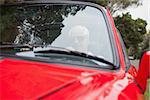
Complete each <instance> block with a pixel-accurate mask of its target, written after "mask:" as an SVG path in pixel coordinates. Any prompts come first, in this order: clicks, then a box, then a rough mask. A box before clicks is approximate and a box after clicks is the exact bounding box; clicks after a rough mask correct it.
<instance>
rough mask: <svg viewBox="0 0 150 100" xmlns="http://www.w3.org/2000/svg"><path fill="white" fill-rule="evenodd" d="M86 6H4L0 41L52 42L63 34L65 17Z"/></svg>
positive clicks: (0, 9) (0, 12) (0, 21)
mask: <svg viewBox="0 0 150 100" xmlns="http://www.w3.org/2000/svg"><path fill="white" fill-rule="evenodd" d="M85 7H86V6H84V5H78V6H76V5H62V6H61V5H58V6H47V5H46V6H27V7H26V6H25V7H24V6H22V7H16V6H11V7H6V6H2V7H1V8H0V14H1V20H0V42H7V43H16V44H51V43H52V42H53V41H54V40H55V39H56V37H58V36H59V35H60V34H61V30H62V28H63V27H64V25H63V21H64V19H65V17H67V16H68V15H75V14H76V13H77V12H78V11H82V10H83V9H85ZM2 37H3V38H2Z"/></svg>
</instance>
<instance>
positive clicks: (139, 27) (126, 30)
mask: <svg viewBox="0 0 150 100" xmlns="http://www.w3.org/2000/svg"><path fill="white" fill-rule="evenodd" d="M114 20H115V23H116V26H117V28H118V29H119V30H120V32H121V35H122V37H123V39H124V42H125V44H126V47H127V48H128V49H129V47H132V48H133V51H134V53H137V52H138V51H139V48H138V45H139V43H141V42H142V41H143V36H144V34H145V33H146V25H147V22H146V21H145V20H143V19H140V18H138V19H136V20H134V19H132V16H131V15H130V14H129V13H126V14H123V15H122V16H117V17H115V18H114ZM134 53H133V54H134Z"/></svg>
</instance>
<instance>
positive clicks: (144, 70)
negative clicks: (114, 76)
mask: <svg viewBox="0 0 150 100" xmlns="http://www.w3.org/2000/svg"><path fill="white" fill-rule="evenodd" d="M148 78H150V51H146V52H144V53H143V55H142V57H141V59H140V64H139V70H138V73H137V77H136V81H137V83H139V85H140V87H141V89H142V90H143V91H145V90H146V84H147V79H148Z"/></svg>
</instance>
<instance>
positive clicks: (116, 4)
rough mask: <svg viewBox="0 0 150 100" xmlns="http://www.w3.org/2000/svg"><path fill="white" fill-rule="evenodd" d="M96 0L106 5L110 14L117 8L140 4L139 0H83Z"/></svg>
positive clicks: (92, 0)
mask: <svg viewBox="0 0 150 100" xmlns="http://www.w3.org/2000/svg"><path fill="white" fill-rule="evenodd" d="M83 1H90V2H96V3H98V4H100V5H102V6H105V7H108V8H109V9H110V12H111V14H114V13H115V12H116V11H118V10H122V9H126V8H128V7H129V6H133V5H135V6H139V5H141V3H140V0H83Z"/></svg>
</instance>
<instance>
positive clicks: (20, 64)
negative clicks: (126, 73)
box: [0, 59, 115, 99]
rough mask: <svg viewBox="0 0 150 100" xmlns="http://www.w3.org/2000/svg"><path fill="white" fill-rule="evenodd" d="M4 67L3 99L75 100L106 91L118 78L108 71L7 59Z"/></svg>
mask: <svg viewBox="0 0 150 100" xmlns="http://www.w3.org/2000/svg"><path fill="white" fill-rule="evenodd" d="M0 65H1V66H0V70H1V74H0V81H1V85H0V89H1V93H0V95H1V98H2V99H6V98H7V99H12V98H13V99H23V98H24V99H29V98H30V99H38V98H42V99H43V98H49V99H70V98H74V99H75V98H76V97H80V96H81V95H85V93H86V94H87V93H89V91H93V90H95V91H99V92H100V91H101V90H102V89H101V90H96V89H98V88H100V87H102V86H103V87H102V88H106V87H107V86H108V85H107V84H108V83H109V84H111V82H113V81H112V80H114V78H115V77H114V76H113V75H112V74H111V73H108V72H107V73H106V72H104V71H97V70H91V69H88V68H80V67H75V66H74V67H72V66H64V65H59V64H47V63H39V62H29V61H23V60H13V59H3V60H1V61H0ZM100 73H101V74H100ZM104 83H105V84H106V85H104Z"/></svg>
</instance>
